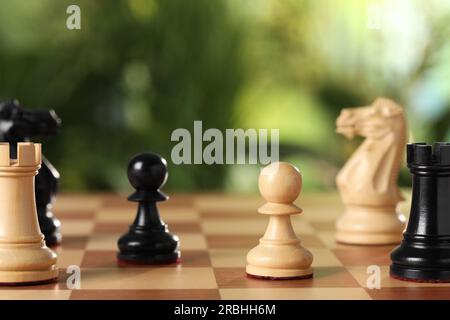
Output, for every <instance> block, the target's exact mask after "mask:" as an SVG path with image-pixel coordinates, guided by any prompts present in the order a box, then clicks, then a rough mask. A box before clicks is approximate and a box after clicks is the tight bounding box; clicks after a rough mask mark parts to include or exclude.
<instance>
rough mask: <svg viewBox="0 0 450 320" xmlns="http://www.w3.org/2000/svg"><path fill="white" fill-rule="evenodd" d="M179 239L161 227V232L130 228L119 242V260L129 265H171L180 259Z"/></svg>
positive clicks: (164, 227)
mask: <svg viewBox="0 0 450 320" xmlns="http://www.w3.org/2000/svg"><path fill="white" fill-rule="evenodd" d="M178 243H179V240H178V237H177V236H175V235H172V234H171V233H169V232H168V231H167V230H166V226H165V225H164V226H161V228H159V230H147V229H142V228H139V227H134V226H132V227H130V230H129V232H128V233H126V234H125V235H123V236H122V237H121V238H120V239H119V242H118V245H119V253H118V254H117V259H118V260H119V261H122V262H125V263H128V264H149V265H152V264H156V265H157V264H170V263H175V262H177V261H178V260H179V259H180V251H179V246H178Z"/></svg>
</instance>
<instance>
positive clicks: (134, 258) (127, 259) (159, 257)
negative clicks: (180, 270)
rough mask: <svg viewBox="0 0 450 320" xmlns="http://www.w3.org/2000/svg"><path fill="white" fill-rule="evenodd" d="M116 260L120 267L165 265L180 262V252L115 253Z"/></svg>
mask: <svg viewBox="0 0 450 320" xmlns="http://www.w3.org/2000/svg"><path fill="white" fill-rule="evenodd" d="M117 262H118V265H119V266H120V267H126V266H128V265H165V264H173V263H179V262H180V253H179V252H173V253H170V254H152V255H149V254H136V253H134V254H126V253H119V254H117Z"/></svg>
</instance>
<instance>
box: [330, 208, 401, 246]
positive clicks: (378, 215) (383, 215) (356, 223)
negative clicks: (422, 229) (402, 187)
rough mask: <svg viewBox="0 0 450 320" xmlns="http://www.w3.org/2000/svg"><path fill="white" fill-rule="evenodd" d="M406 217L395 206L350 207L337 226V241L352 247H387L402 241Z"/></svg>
mask: <svg viewBox="0 0 450 320" xmlns="http://www.w3.org/2000/svg"><path fill="white" fill-rule="evenodd" d="M404 228H405V217H404V216H403V215H402V214H400V213H397V212H396V211H395V206H362V205H348V206H347V210H346V212H345V214H344V215H343V216H342V217H341V218H339V220H338V222H337V224H336V230H337V232H336V241H337V242H339V243H344V244H352V245H387V244H396V243H399V242H400V241H401V240H402V234H403V230H404Z"/></svg>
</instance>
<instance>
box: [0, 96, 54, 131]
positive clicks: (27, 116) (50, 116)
mask: <svg viewBox="0 0 450 320" xmlns="http://www.w3.org/2000/svg"><path fill="white" fill-rule="evenodd" d="M60 126H61V119H60V118H59V117H58V116H57V115H56V113H55V112H54V111H53V110H49V111H44V110H29V109H25V108H23V107H22V106H20V104H19V102H18V101H17V100H13V101H6V102H0V134H1V135H2V136H13V137H16V138H19V139H20V137H34V136H46V135H52V134H55V133H56V132H57V131H58V129H59V127H60Z"/></svg>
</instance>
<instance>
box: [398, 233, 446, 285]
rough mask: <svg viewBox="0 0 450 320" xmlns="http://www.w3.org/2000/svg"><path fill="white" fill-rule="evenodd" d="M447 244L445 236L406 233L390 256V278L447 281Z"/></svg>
mask: <svg viewBox="0 0 450 320" xmlns="http://www.w3.org/2000/svg"><path fill="white" fill-rule="evenodd" d="M448 241H449V237H448V236H436V235H434V236H426V235H418V234H408V233H405V234H404V239H403V241H402V242H401V244H400V245H399V246H398V247H397V248H395V249H394V250H393V251H392V253H391V261H392V264H391V267H390V273H391V275H392V276H393V277H395V278H399V279H402V280H409V281H420V282H450V258H449V257H450V245H449V243H448Z"/></svg>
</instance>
